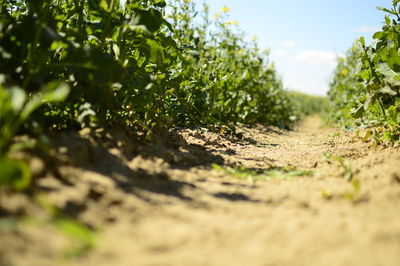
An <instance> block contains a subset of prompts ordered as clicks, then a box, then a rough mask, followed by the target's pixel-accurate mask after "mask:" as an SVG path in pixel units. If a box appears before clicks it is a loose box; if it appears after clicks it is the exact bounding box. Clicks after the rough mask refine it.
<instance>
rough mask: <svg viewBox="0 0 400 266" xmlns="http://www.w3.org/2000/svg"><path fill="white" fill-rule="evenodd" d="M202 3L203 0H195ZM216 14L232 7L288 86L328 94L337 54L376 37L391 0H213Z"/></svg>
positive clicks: (212, 4) (233, 12)
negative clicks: (356, 41)
mask: <svg viewBox="0 0 400 266" xmlns="http://www.w3.org/2000/svg"><path fill="white" fill-rule="evenodd" d="M194 2H195V3H199V8H200V4H201V3H203V2H204V1H203V0H194ZM206 3H208V4H209V5H210V7H211V11H212V14H214V13H216V12H219V10H220V9H221V8H222V7H224V6H228V7H230V9H231V11H230V19H231V20H238V21H239V22H240V28H241V29H242V30H244V31H245V32H246V34H247V36H249V39H250V38H251V37H252V36H257V37H258V43H259V46H260V48H262V49H265V48H269V49H270V50H271V54H270V58H271V60H272V61H274V62H275V63H276V68H277V70H278V72H279V74H280V75H281V77H282V80H283V83H284V86H285V87H286V88H290V89H296V90H300V91H303V92H307V93H311V94H317V95H325V94H326V92H327V90H328V82H329V78H330V77H331V74H332V71H333V70H334V68H335V58H336V57H337V56H338V55H340V54H343V53H344V52H345V51H346V50H347V49H348V48H350V47H351V46H352V44H353V42H354V40H355V39H357V38H359V37H360V36H365V37H366V39H367V40H371V36H372V34H373V32H375V31H377V30H379V28H380V27H381V25H382V22H383V20H384V13H383V12H382V11H379V10H377V9H376V7H377V6H382V7H390V6H391V3H392V1H391V0H322V1H321V0H301V1H300V0H279V1H276V0H208V1H206Z"/></svg>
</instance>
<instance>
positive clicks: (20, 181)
mask: <svg viewBox="0 0 400 266" xmlns="http://www.w3.org/2000/svg"><path fill="white" fill-rule="evenodd" d="M30 182H31V174H30V170H29V167H28V165H27V164H26V163H25V162H23V161H20V160H15V159H9V158H4V157H3V158H0V186H8V187H10V188H12V189H15V190H25V189H27V188H28V187H29V185H30Z"/></svg>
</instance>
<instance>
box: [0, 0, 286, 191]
mask: <svg viewBox="0 0 400 266" xmlns="http://www.w3.org/2000/svg"><path fill="white" fill-rule="evenodd" d="M167 10H168V13H169V14H170V15H168V16H166V15H165V14H166V11H167ZM228 11H229V10H228V9H227V8H225V9H223V10H221V12H220V14H219V15H218V18H216V19H215V20H211V19H210V18H209V12H208V8H207V6H205V7H204V10H203V11H202V12H200V13H199V12H198V11H197V9H196V7H195V5H194V4H193V3H191V1H187V0H184V1H183V0H182V1H181V0H180V1H175V2H174V3H173V4H171V5H170V6H169V7H167V4H166V2H165V1H164V0H151V1H150V0H149V1H139V0H131V1H124V4H121V3H120V1H118V0H91V1H77V0H60V1H27V0H18V1H15V0H0V39H1V43H0V60H1V64H0V137H1V139H0V158H1V164H0V165H1V166H2V167H9V168H7V169H8V170H9V173H10V174H9V176H8V177H4V175H3V176H2V178H4V180H3V179H2V180H1V184H6V183H8V184H10V182H11V181H10V180H11V179H13V180H14V179H15V178H16V177H15V176H20V177H21V178H22V177H23V178H22V179H21V180H25V181H24V182H27V181H26V180H28V179H29V175H26V174H25V172H26V171H25V170H26V165H25V166H22V165H23V164H22V163H17V162H16V161H12V160H10V159H7V154H8V152H9V150H10V148H11V146H12V143H13V138H14V136H15V134H17V133H18V132H21V130H24V131H25V132H33V128H42V129H50V128H51V129H77V128H81V127H86V126H91V127H96V126H113V125H120V126H125V127H131V128H134V129H136V130H140V131H144V132H145V133H146V134H147V136H151V133H152V132H153V131H154V130H163V129H167V128H169V127H172V126H189V125H199V124H229V123H235V122H242V123H256V122H261V123H269V124H276V125H279V126H287V125H288V123H289V122H290V121H289V117H290V115H291V109H290V108H289V105H290V102H289V100H288V98H287V96H286V94H285V93H284V91H283V90H282V84H281V81H280V80H279V78H278V77H277V74H276V71H275V69H274V67H273V65H272V64H270V63H269V61H268V54H262V53H260V51H259V49H258V47H257V45H256V43H255V42H250V43H248V42H246V41H244V38H243V33H242V32H240V31H239V30H238V29H237V28H236V26H235V25H234V24H237V23H236V22H235V23H233V22H229V21H228V14H227V13H228ZM6 165H7V166H6ZM10 167H11V168H10ZM4 169H6V168H4ZM11 176H13V178H11ZM13 182H14V181H13ZM21 182H22V181H21ZM17 187H20V186H17Z"/></svg>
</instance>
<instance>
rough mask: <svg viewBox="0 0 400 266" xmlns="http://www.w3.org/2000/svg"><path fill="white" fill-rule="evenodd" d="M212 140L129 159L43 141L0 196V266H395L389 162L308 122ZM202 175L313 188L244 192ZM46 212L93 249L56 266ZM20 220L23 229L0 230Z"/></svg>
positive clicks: (116, 137) (180, 132)
mask: <svg viewBox="0 0 400 266" xmlns="http://www.w3.org/2000/svg"><path fill="white" fill-rule="evenodd" d="M219 130H220V133H224V134H216V133H212V132H209V131H207V130H205V129H196V130H189V129H176V130H173V131H172V132H169V133H168V134H166V135H164V136H162V137H160V138H159V139H158V141H156V143H154V144H151V145H150V144H149V145H145V146H143V145H140V144H139V142H138V141H135V140H134V139H133V138H132V137H130V136H128V134H126V133H124V131H123V130H118V129H114V130H108V131H104V130H97V131H90V130H88V129H86V130H83V131H81V132H79V134H78V133H69V134H63V135H54V136H52V137H51V139H52V141H53V145H54V147H55V148H54V151H53V152H52V154H53V155H52V156H51V157H47V158H46V157H43V156H39V155H37V154H35V155H32V154H31V155H29V156H28V155H26V154H25V155H19V156H22V157H23V156H25V157H26V156H28V157H29V158H28V159H29V161H30V162H31V168H32V170H33V171H34V174H35V175H36V178H37V179H36V180H37V183H36V185H35V189H33V191H31V192H30V195H28V196H27V195H15V194H11V193H9V192H7V191H5V190H2V191H0V219H1V220H0V221H2V222H1V223H0V265H2V266H3V265H4V266H6V265H7V266H11V265H12V266H17V265H18V266H19V265H21V266H31V265H32V266H33V265H35V266H36V265H37V266H46V265H49V266H50V265H52V266H53V265H89V266H90V265H93V266H94V265H96V266H102V265H104V266H109V265H114V266H119V265H120V266H130V265H138V266H141V265H148V266H153V265H154V266H156V265H160V266H167V265H182V266H183V265H184V266H187V265H218V266H219V265H233V266H235V265H240V266H242V265H255V266H258V265H260V266H261V265H262V266H269V265H271V266H272V265H279V266H282V265H291V266H292V265H304V266H313V265H315V266H321V265H324V266H329V265H332V266H341V265H343V266H344V265H346V266H348V265H365V266H367V265H368V266H369V265H370V266H375V265H376V266H381V265H387V266H391V265H393V266H398V265H400V149H399V148H385V149H383V148H380V147H378V148H373V147H371V145H370V144H369V143H364V142H362V141H360V140H359V139H354V132H343V131H340V130H337V129H332V128H323V127H321V122H320V120H319V118H317V117H310V118H307V119H305V120H304V121H303V123H301V124H300V125H299V126H298V127H296V129H295V130H293V131H282V130H279V129H276V128H264V127H256V128H251V129H250V128H245V127H238V129H237V131H238V132H239V133H240V134H238V136H241V140H238V139H236V140H234V139H233V137H232V138H231V137H229V134H226V132H228V131H229V130H228V129H226V128H220V129H219ZM325 154H331V155H335V156H341V158H343V159H344V161H343V165H341V164H340V162H339V160H335V159H327V158H326V156H324V155H325ZM16 156H17V155H16ZM212 163H217V164H219V165H222V166H224V167H228V166H230V167H246V168H249V169H253V170H257V171H259V172H260V171H262V170H265V169H272V168H273V169H278V170H277V171H278V172H279V171H282V173H283V170H279V169H280V167H287V166H293V167H296V168H297V169H301V170H311V171H312V172H313V173H314V175H313V176H303V177H293V178H273V177H271V178H267V179H266V180H252V179H251V178H250V179H249V178H239V177H246V176H244V175H243V174H242V175H232V174H228V173H227V172H224V171H221V170H215V169H213V168H212V167H211V166H210V165H211V164H212ZM346 173H347V174H349V173H350V174H353V175H354V177H353V180H356V181H354V182H350V181H348V180H346V179H345V178H344V176H345V174H346ZM284 177H287V176H286V175H284ZM357 180H359V182H358V181H357ZM357 182H358V183H357ZM359 184H360V185H361V186H360V189H358V185H359ZM39 203H40V204H39ZM38 205H41V207H38ZM43 206H47V210H43ZM55 207H56V208H57V209H58V210H60V213H64V214H68V215H69V217H72V218H74V219H77V220H78V221H80V222H82V223H84V224H86V225H88V226H89V227H91V228H93V229H94V230H96V231H97V232H98V236H97V237H98V240H97V241H96V243H97V245H96V247H95V248H94V249H92V250H90V251H89V252H87V253H85V254H84V255H83V256H75V257H73V258H72V259H71V258H70V259H65V258H64V257H63V256H62V254H63V252H64V253H65V249H66V248H67V247H68V245H70V244H71V243H70V242H69V241H70V239H69V238H66V237H65V236H63V235H62V234H60V232H59V231H58V230H57V229H55V227H54V226H53V225H52V223H51V222H46V221H48V220H51V219H53V218H51V217H54V215H55V214H54V213H55V211H54V208H55ZM24 215H28V216H30V217H36V218H35V219H32V218H30V219H27V221H25V222H22V223H17V224H14V223H11V222H10V221H12V219H11V218H13V217H21V216H24ZM5 221H8V222H5ZM10 224H11V225H10Z"/></svg>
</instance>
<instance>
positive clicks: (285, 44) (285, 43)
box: [283, 41, 297, 48]
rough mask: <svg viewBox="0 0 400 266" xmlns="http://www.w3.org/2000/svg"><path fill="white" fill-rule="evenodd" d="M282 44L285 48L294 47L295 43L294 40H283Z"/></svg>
mask: <svg viewBox="0 0 400 266" xmlns="http://www.w3.org/2000/svg"><path fill="white" fill-rule="evenodd" d="M283 46H285V47H287V48H293V47H296V46H297V44H296V42H295V41H285V42H283Z"/></svg>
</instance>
